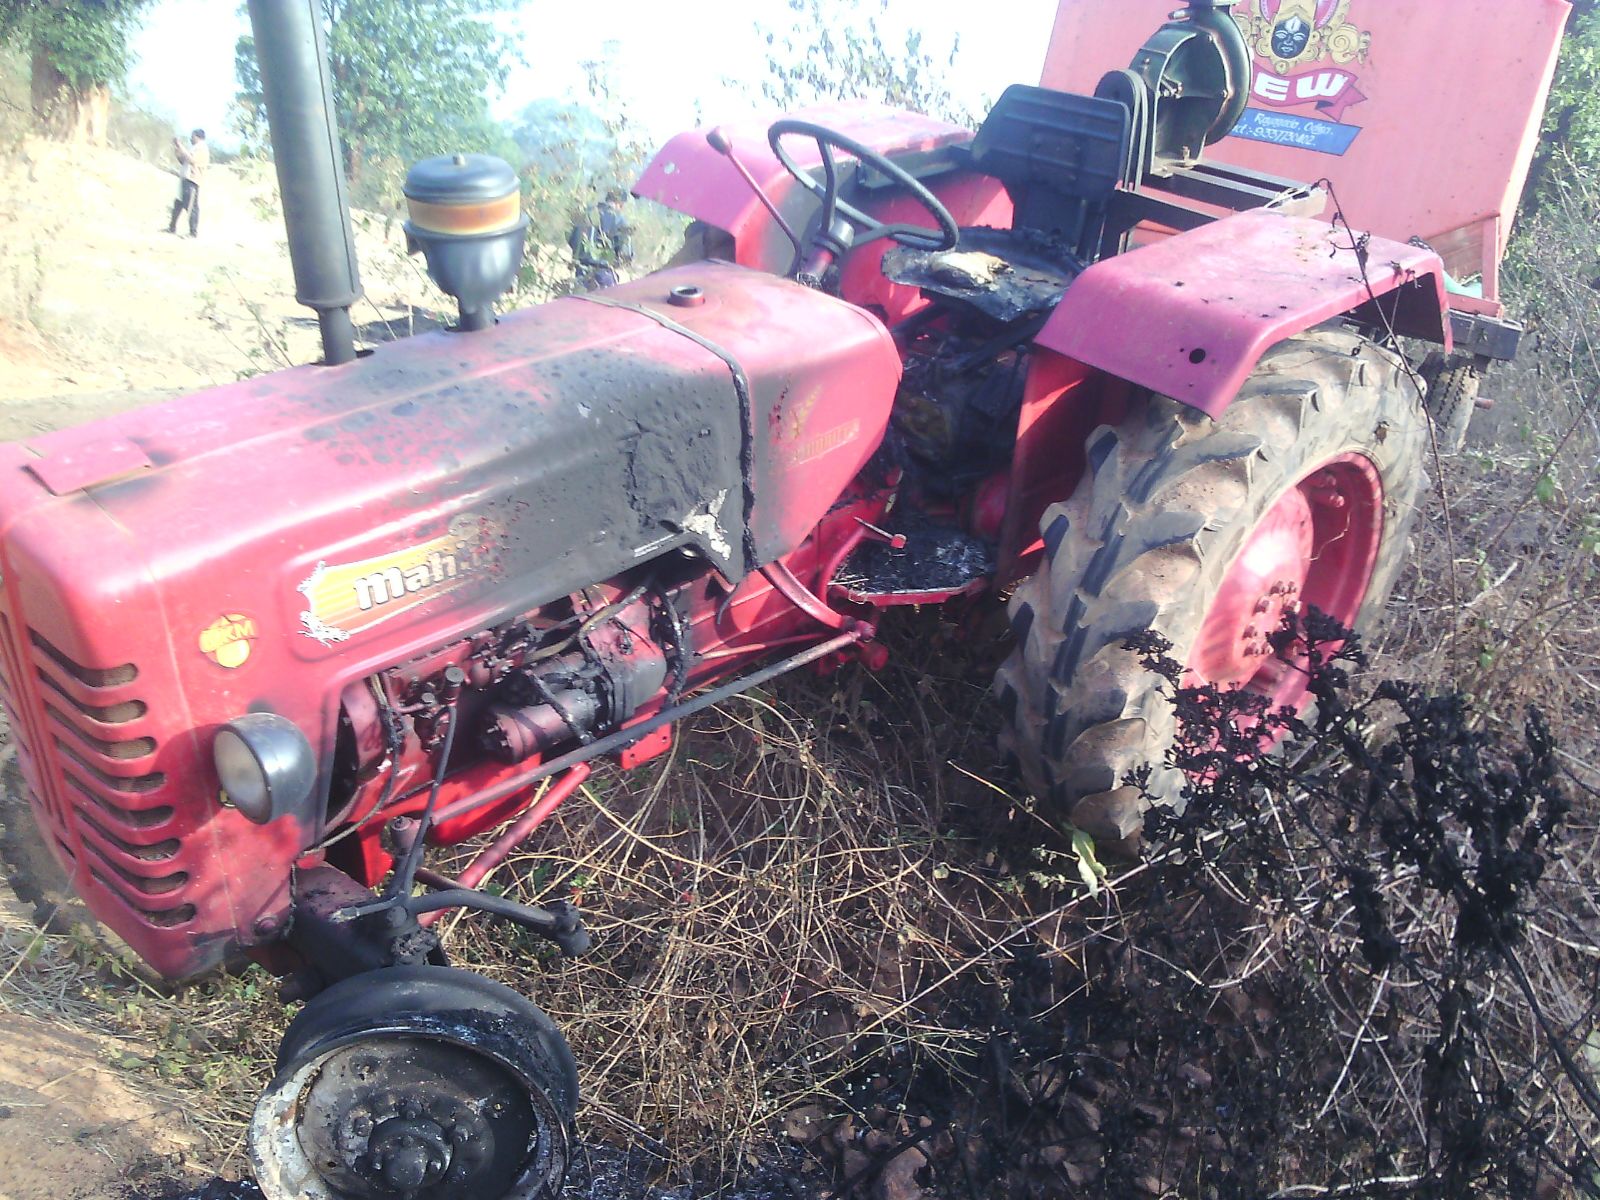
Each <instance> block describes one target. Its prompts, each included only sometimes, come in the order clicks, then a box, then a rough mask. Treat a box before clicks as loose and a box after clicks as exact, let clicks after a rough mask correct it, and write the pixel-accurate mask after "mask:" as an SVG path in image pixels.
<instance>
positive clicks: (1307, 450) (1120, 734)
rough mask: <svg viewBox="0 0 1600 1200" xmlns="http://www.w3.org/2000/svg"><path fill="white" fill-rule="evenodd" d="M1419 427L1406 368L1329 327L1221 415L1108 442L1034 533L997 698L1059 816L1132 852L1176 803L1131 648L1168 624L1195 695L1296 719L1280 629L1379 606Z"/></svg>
mask: <svg viewBox="0 0 1600 1200" xmlns="http://www.w3.org/2000/svg"><path fill="white" fill-rule="evenodd" d="M1425 444H1426V425H1425V419H1424V416H1423V414H1422V411H1421V409H1420V406H1419V404H1418V400H1417V395H1416V388H1415V386H1414V385H1413V384H1412V383H1411V382H1410V377H1409V375H1408V373H1407V372H1406V369H1405V366H1404V364H1403V363H1402V361H1401V360H1400V358H1399V357H1398V356H1396V355H1394V354H1392V353H1390V352H1389V351H1387V350H1383V349H1381V348H1379V347H1377V346H1375V345H1373V344H1372V343H1371V342H1370V341H1368V340H1367V339H1365V338H1362V337H1360V336H1359V335H1357V334H1356V333H1354V332H1351V331H1348V330H1345V329H1342V328H1333V327H1325V328H1320V329H1316V330H1313V331H1311V332H1308V333H1306V334H1303V335H1300V336H1298V337H1295V338H1291V339H1290V340H1288V341H1286V342H1284V343H1282V344H1280V345H1279V346H1277V347H1275V348H1274V349H1273V350H1271V351H1270V352H1269V353H1268V354H1267V355H1266V356H1265V357H1264V358H1263V359H1262V361H1261V363H1260V365H1259V367H1258V368H1257V369H1256V371H1255V373H1254V374H1253V375H1252V377H1251V378H1250V380H1249V381H1248V382H1247V383H1246V384H1245V386H1244V387H1243V388H1242V389H1241V391H1240V393H1239V395H1238V397H1237V398H1236V399H1235V400H1234V402H1233V404H1232V405H1231V406H1230V407H1229V408H1228V410H1227V411H1226V412H1225V413H1223V414H1222V416H1220V417H1218V418H1217V419H1215V420H1213V419H1211V418H1209V417H1206V416H1204V415H1203V414H1201V413H1198V412H1196V411H1194V410H1193V409H1190V408H1187V407H1186V406H1184V405H1182V404H1179V403H1178V402H1176V401H1174V400H1170V399H1166V398H1164V397H1151V398H1150V400H1149V402H1148V403H1146V404H1142V405H1139V406H1138V407H1137V408H1136V409H1135V410H1134V411H1132V412H1131V413H1130V415H1129V416H1128V417H1127V418H1126V419H1125V420H1124V421H1123V422H1122V423H1121V424H1119V425H1117V426H1116V427H1103V428H1101V429H1098V430H1096V432H1095V433H1094V435H1093V436H1092V438H1091V439H1090V442H1089V447H1088V450H1089V453H1088V459H1089V465H1088V471H1087V472H1086V474H1085V476H1084V478H1083V480H1082V481H1081V483H1080V484H1079V485H1078V487H1077V489H1076V491H1075V492H1074V494H1073V495H1072V496H1071V497H1070V498H1069V499H1067V500H1065V501H1063V502H1061V503H1059V504H1056V505H1053V506H1051V508H1050V509H1049V510H1047V511H1046V513H1045V514H1044V517H1043V518H1042V520H1041V523H1040V524H1041V529H1042V531H1043V534H1044V542H1045V557H1044V561H1043V563H1042V564H1041V566H1040V568H1039V570H1038V571H1037V572H1036V573H1035V575H1034V576H1033V577H1032V578H1031V579H1029V580H1028V581H1027V582H1025V583H1024V584H1023V585H1022V586H1021V587H1020V588H1019V589H1018V590H1017V592H1016V594H1015V595H1014V596H1013V597H1012V600H1011V607H1010V613H1011V625H1012V630H1013V632H1014V634H1015V637H1016V648H1015V650H1014V652H1013V653H1012V655H1011V657H1010V658H1009V660H1008V661H1007V662H1006V663H1005V665H1004V666H1003V667H1002V668H1001V669H1000V672H999V675H998V678H997V680H996V691H997V693H998V695H999V699H1000V703H1001V705H1002V708H1003V709H1004V710H1005V712H1006V714H1007V715H1008V717H1009V719H1010V730H1011V733H1010V737H1011V747H1012V749H1013V750H1014V752H1015V754H1016V757H1017V759H1018V760H1019V762H1020V765H1021V767H1022V769H1023V774H1024V776H1025V779H1026V781H1027V783H1028V784H1029V786H1030V787H1031V788H1032V789H1033V791H1034V794H1035V795H1036V796H1037V797H1038V798H1039V799H1040V800H1041V801H1043V802H1044V803H1045V804H1046V806H1047V807H1048V808H1049V809H1050V811H1052V812H1055V813H1058V814H1060V815H1062V816H1065V817H1069V818H1070V819H1071V821H1072V822H1073V824H1075V825H1076V826H1078V827H1079V828H1081V829H1084V830H1086V831H1087V832H1089V833H1090V834H1092V835H1093V836H1094V837H1096V838H1097V839H1100V840H1102V841H1103V842H1112V843H1127V842H1128V841H1129V840H1130V839H1132V838H1134V837H1136V836H1137V834H1138V833H1139V830H1140V828H1141V825H1142V822H1143V814H1144V810H1145V807H1146V803H1147V802H1146V798H1145V796H1143V795H1141V788H1139V787H1137V786H1133V785H1131V784H1130V783H1129V782H1128V780H1129V778H1130V776H1131V774H1132V773H1133V772H1135V771H1137V770H1138V769H1139V768H1141V767H1145V766H1149V767H1150V768H1151V773H1150V777H1149V780H1148V782H1147V783H1146V784H1145V786H1144V788H1143V789H1142V790H1143V791H1144V792H1146V793H1148V795H1149V797H1151V798H1153V799H1154V800H1155V801H1156V802H1157V803H1172V802H1174V801H1176V800H1177V799H1178V798H1179V796H1180V793H1181V791H1182V787H1183V783H1184V779H1183V777H1182V775H1181V774H1180V772H1178V771H1177V770H1176V769H1175V768H1173V767H1172V766H1171V765H1170V763H1169V762H1168V752H1169V750H1170V749H1171V747H1172V744H1173V740H1174V737H1175V735H1176V715H1175V711H1174V708H1173V703H1172V698H1171V697H1170V695H1169V691H1170V689H1166V688H1164V685H1163V681H1162V680H1161V678H1160V677H1159V676H1157V675H1156V674H1155V673H1154V672H1152V671H1151V670H1150V669H1149V668H1148V666H1147V665H1146V664H1145V662H1144V661H1143V659H1142V657H1141V655H1140V654H1139V653H1137V652H1136V651H1133V650H1129V649H1128V648H1126V645H1125V643H1126V642H1127V640H1128V638H1129V637H1130V636H1131V635H1133V634H1136V633H1140V632H1143V631H1146V630H1153V631H1155V632H1156V633H1158V634H1160V635H1162V636H1163V637H1164V638H1165V639H1166V640H1167V641H1169V642H1170V643H1171V644H1172V647H1173V648H1172V650H1171V652H1170V654H1171V656H1172V658H1174V659H1175V660H1177V661H1178V662H1180V663H1182V664H1183V665H1184V667H1185V674H1186V680H1187V681H1188V682H1190V683H1211V684H1216V685H1218V686H1219V687H1224V688H1228V687H1238V688H1245V689H1249V690H1252V691H1255V692H1258V693H1261V694H1263V695H1265V696H1267V697H1269V698H1270V700H1271V701H1272V703H1273V705H1274V706H1280V705H1287V706H1302V705H1304V704H1305V703H1306V701H1307V699H1308V688H1307V677H1306V674H1305V672H1304V671H1301V670H1297V669H1295V664H1293V663H1287V662H1285V661H1284V660H1283V659H1282V658H1280V657H1279V656H1277V655H1275V654H1274V653H1273V652H1272V651H1271V648H1270V647H1269V645H1268V640H1267V639H1268V637H1269V636H1270V635H1271V634H1273V633H1274V632H1276V630H1277V629H1278V628H1279V626H1280V625H1281V623H1282V621H1283V619H1284V616H1285V614H1286V613H1288V612H1292V611H1296V610H1297V609H1298V608H1299V607H1300V606H1308V607H1315V608H1316V609H1319V610H1320V611H1322V612H1323V613H1326V614H1327V615H1328V616H1330V617H1333V618H1334V619H1336V620H1338V621H1339V622H1340V623H1341V624H1343V625H1344V626H1345V627H1347V628H1351V629H1355V630H1357V631H1361V630H1364V629H1366V628H1369V627H1370V626H1371V625H1372V624H1373V622H1374V620H1375V619H1376V618H1377V616H1378V615H1379V613H1380V612H1381V610H1382V608H1383V605H1384V602H1385V600H1386V599H1387V598H1388V595H1389V591H1390V589H1391V587H1392V586H1393V584H1394V579H1395V575H1396V573H1397V571H1398V570H1399V567H1400V564H1401V560H1402V557H1403V556H1404V553H1405V546H1406V537H1407V530H1408V528H1409V526H1410V524H1411V520H1412V517H1413V516H1414V514H1415V510H1416V507H1417V502H1418V496H1419V494H1420V492H1421V491H1422V488H1423V485H1424V483H1425V480H1426V477H1425V474H1424V471H1423V467H1422V463H1423V451H1424V447H1425Z"/></svg>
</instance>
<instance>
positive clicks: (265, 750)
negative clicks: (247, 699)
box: [211, 713, 317, 825]
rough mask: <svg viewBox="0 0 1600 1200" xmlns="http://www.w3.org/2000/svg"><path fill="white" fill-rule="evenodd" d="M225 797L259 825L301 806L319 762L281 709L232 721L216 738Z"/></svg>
mask: <svg viewBox="0 0 1600 1200" xmlns="http://www.w3.org/2000/svg"><path fill="white" fill-rule="evenodd" d="M211 753H212V757H213V759H214V760H215V762H216V764H217V778H218V779H219V780H221V782H222V791H223V799H224V801H225V802H226V803H228V804H231V805H232V806H233V807H234V808H237V809H238V810H239V811H240V812H241V813H243V814H244V815H245V816H246V817H248V818H249V819H250V820H252V821H254V822H255V823H256V824H257V825H265V824H266V823H267V822H268V821H271V820H274V819H275V818H277V817H281V816H283V815H284V814H286V813H291V812H295V811H299V810H301V809H302V808H303V807H304V804H305V801H306V798H307V797H308V796H310V795H311V788H312V785H313V784H314V783H315V782H316V778H317V766H316V762H315V759H314V757H313V755H312V753H311V743H310V742H309V741H307V740H306V735H305V734H303V733H301V732H300V727H299V726H298V725H296V724H295V723H294V722H293V721H291V720H289V719H288V718H286V717H280V716H278V715H277V714H276V713H250V714H248V715H247V716H243V717H238V718H236V719H234V720H232V721H229V722H228V723H227V724H226V725H224V726H223V727H222V728H221V729H219V730H218V731H217V736H216V739H215V740H214V741H213V742H212V743H211Z"/></svg>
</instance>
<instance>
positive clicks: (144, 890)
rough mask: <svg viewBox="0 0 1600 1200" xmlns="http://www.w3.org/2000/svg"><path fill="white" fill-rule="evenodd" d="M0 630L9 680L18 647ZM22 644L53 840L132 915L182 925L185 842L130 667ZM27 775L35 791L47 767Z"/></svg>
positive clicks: (36, 641)
mask: <svg viewBox="0 0 1600 1200" xmlns="http://www.w3.org/2000/svg"><path fill="white" fill-rule="evenodd" d="M3 632H4V633H5V635H6V636H5V637H4V639H3V640H4V641H5V643H6V644H7V645H6V653H5V656H6V658H7V659H8V661H7V663H6V666H7V671H8V676H10V677H13V678H14V677H15V675H14V672H15V670H16V668H17V666H18V665H20V664H17V663H16V662H15V661H10V660H14V659H15V656H16V653H17V650H16V646H15V643H14V642H13V640H12V638H11V636H10V629H9V627H7V628H5V629H4V631H3ZM26 649H27V653H28V656H29V658H30V659H31V662H30V664H29V665H31V666H32V668H33V674H34V677H35V679H36V680H37V682H38V685H39V687H38V694H39V697H40V700H41V701H42V704H41V712H40V713H39V714H37V715H38V718H39V719H38V720H37V726H38V728H37V729H35V730H29V731H28V732H27V735H26V736H27V738H28V740H29V741H30V742H31V748H30V749H29V751H28V753H29V755H30V758H31V757H32V756H33V755H34V754H36V753H39V752H42V753H44V754H45V755H47V756H48V757H50V758H51V759H53V760H54V762H53V765H54V766H55V768H56V769H57V772H58V773H59V779H60V781H61V788H60V790H59V794H57V795H54V796H51V795H50V794H49V793H50V792H51V791H52V790H53V789H51V788H50V787H49V785H48V784H47V783H45V786H44V787H43V789H42V790H43V791H44V792H45V799H44V802H43V805H42V807H43V808H44V810H45V815H46V816H47V817H48V818H50V819H51V822H52V823H53V824H54V825H55V826H56V828H55V829H54V830H53V831H52V832H53V833H54V834H55V836H56V838H57V841H58V844H59V845H60V846H61V847H62V849H63V850H64V851H65V852H66V854H67V856H68V858H69V859H70V860H71V861H72V862H73V863H74V864H75V865H76V866H77V867H78V869H79V870H80V871H86V872H87V873H88V875H89V876H91V877H92V878H93V879H94V881H95V882H96V883H97V884H99V885H100V887H101V888H103V889H104V890H105V891H107V892H109V893H111V895H112V896H114V897H115V898H117V899H118V900H120V901H121V902H122V904H123V905H124V906H125V907H126V908H127V910H128V911H129V915H130V916H131V917H133V919H135V920H137V921H139V922H141V923H144V924H147V925H150V926H154V927H156V928H162V929H170V928H173V927H176V926H181V925H184V924H186V923H187V922H188V921H190V920H192V919H193V917H194V915H195V908H194V906H193V905H192V904H189V903H187V901H186V900H185V898H184V892H185V889H186V885H187V884H188V882H189V875H188V873H187V872H186V871H184V870H182V869H181V868H180V867H179V865H178V861H177V860H179V858H180V857H181V851H182V849H183V846H182V842H181V840H180V839H179V837H178V834H177V831H176V829H175V820H174V817H175V812H174V809H173V806H172V804H171V803H170V801H169V799H168V796H167V779H166V776H165V775H164V774H163V773H162V772H161V771H159V770H157V769H156V767H155V759H156V752H157V750H158V748H159V747H158V745H157V741H156V739H155V738H154V737H152V736H149V735H148V734H147V733H145V732H143V729H144V728H145V727H148V725H149V722H148V721H147V720H146V718H147V717H148V715H149V707H148V706H147V705H146V704H145V702H144V701H143V700H141V699H138V698H136V697H134V696H131V695H130V690H131V687H132V685H133V684H134V683H135V682H136V681H137V680H138V678H139V670H138V668H137V667H136V666H135V665H134V664H133V663H127V664H124V665H122V666H118V667H114V668H111V669H100V668H94V667H86V666H83V665H82V664H80V663H77V662H75V661H73V659H72V658H71V657H69V656H68V655H67V654H65V653H64V652H63V651H61V650H60V649H59V648H58V647H56V646H54V645H52V644H51V643H50V642H49V641H47V640H46V639H45V638H44V637H42V636H41V635H40V634H39V633H38V632H37V631H36V630H32V629H30V630H29V631H28V646H27V648H26ZM17 707H18V706H17V705H15V704H12V705H11V708H12V709H13V711H14V710H15V709H16V708H17ZM30 715H32V714H30ZM13 728H14V729H15V728H16V725H15V723H14V724H13ZM18 752H19V755H20V754H21V753H22V743H21V742H20V741H19V743H18ZM36 765H42V764H36ZM28 777H29V779H30V782H32V783H34V785H35V787H38V785H39V784H41V783H44V782H45V779H47V778H48V772H47V773H46V774H45V776H43V777H41V776H40V775H39V774H38V773H37V772H35V771H30V772H29V776H28Z"/></svg>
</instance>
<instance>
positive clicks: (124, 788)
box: [54, 737, 167, 796]
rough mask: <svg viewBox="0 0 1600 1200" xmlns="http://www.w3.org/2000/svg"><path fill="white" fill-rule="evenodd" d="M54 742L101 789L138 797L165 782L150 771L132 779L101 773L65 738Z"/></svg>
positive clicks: (161, 775) (160, 775) (155, 772)
mask: <svg viewBox="0 0 1600 1200" xmlns="http://www.w3.org/2000/svg"><path fill="white" fill-rule="evenodd" d="M54 741H55V744H56V749H57V750H59V751H61V753H62V754H65V755H66V756H67V757H68V758H70V759H71V760H72V761H73V762H74V763H76V764H77V765H78V766H79V767H80V768H82V769H83V770H84V771H85V772H87V773H88V775H89V776H90V778H92V779H94V780H95V781H96V782H98V783H99V784H100V785H101V786H102V787H107V788H111V789H112V790H113V791H118V792H128V793H130V794H132V795H135V796H138V795H141V794H143V793H145V792H153V791H155V790H156V789H157V788H159V787H160V786H161V785H162V784H164V783H166V781H167V777H166V776H165V775H163V774H162V773H161V772H160V771H152V772H151V773H150V774H148V775H135V776H133V777H132V778H128V777H125V776H122V775H112V774H109V773H108V772H105V771H102V770H101V769H100V768H99V767H97V766H95V765H94V764H93V763H92V762H90V761H89V760H88V759H87V758H85V757H84V756H83V755H82V754H81V753H79V752H78V749H77V748H76V747H75V746H73V745H72V743H70V742H68V741H67V740H66V739H65V738H61V737H57V738H55V739H54Z"/></svg>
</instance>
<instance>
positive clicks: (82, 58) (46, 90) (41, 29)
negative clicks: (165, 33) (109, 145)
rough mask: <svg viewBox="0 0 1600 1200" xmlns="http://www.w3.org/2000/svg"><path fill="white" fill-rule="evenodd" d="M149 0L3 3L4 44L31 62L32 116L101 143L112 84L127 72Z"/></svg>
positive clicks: (54, 129) (0, 29)
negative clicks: (132, 39) (133, 34)
mask: <svg viewBox="0 0 1600 1200" xmlns="http://www.w3.org/2000/svg"><path fill="white" fill-rule="evenodd" d="M148 3H149V0H0V41H5V42H9V43H11V44H13V45H16V46H19V47H21V48H22V50H23V51H24V52H25V53H26V54H27V55H28V56H29V58H30V60H31V63H32V99H33V111H34V116H35V117H36V119H37V120H38V122H39V125H40V127H41V128H42V129H44V130H45V132H46V133H49V134H50V135H52V136H54V137H59V138H62V139H65V140H69V141H83V142H93V143H96V144H103V143H104V142H105V140H106V126H107V123H108V121H109V119H110V115H111V86H112V85H113V84H115V83H120V82H121V81H122V77H123V75H124V74H125V73H126V71H127V69H128V35H129V34H130V33H131V32H132V31H133V29H134V28H135V27H136V26H137V24H138V21H139V10H140V9H141V8H143V7H145V5H146V4H148Z"/></svg>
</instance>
